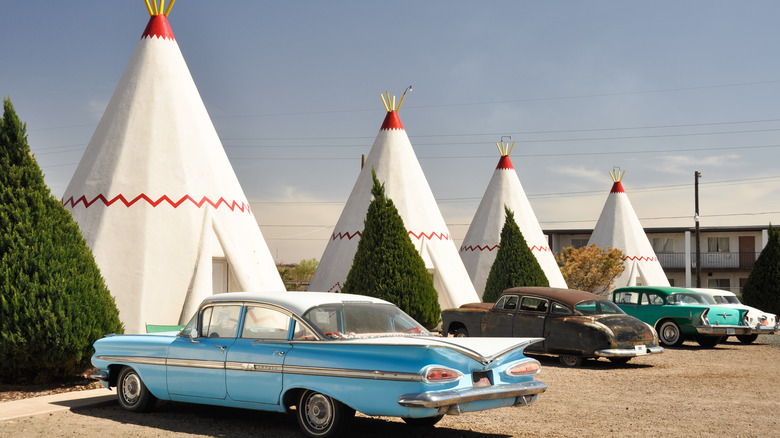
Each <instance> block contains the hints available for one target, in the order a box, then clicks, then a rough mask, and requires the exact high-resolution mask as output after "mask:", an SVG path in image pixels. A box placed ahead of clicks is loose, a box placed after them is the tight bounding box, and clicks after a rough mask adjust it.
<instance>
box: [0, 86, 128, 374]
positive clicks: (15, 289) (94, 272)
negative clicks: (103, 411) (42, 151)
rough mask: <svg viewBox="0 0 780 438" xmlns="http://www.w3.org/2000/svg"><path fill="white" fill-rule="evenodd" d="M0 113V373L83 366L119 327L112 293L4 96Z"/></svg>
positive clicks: (55, 370) (48, 371)
mask: <svg viewBox="0 0 780 438" xmlns="http://www.w3.org/2000/svg"><path fill="white" fill-rule="evenodd" d="M3 109H4V111H3V119H2V120H0V381H7V382H16V383H25V382H45V381H50V380H54V379H56V378H59V377H66V376H73V375H75V374H76V373H78V372H81V371H83V370H85V369H86V368H87V367H88V366H89V359H90V356H91V354H92V343H93V342H94V341H95V340H97V339H99V338H100V337H102V336H103V335H105V334H107V333H112V332H114V333H119V332H121V331H122V324H121V322H120V321H119V312H118V311H117V308H116V304H115V303H114V299H113V298H112V297H111V295H110V293H109V291H108V289H107V288H106V285H105V282H104V281H103V277H102V276H101V275H100V271H99V270H98V268H97V265H96V264H95V260H94V258H93V256H92V252H91V251H90V249H89V247H88V246H87V244H86V241H85V240H84V238H83V237H82V235H81V232H80V231H79V228H78V225H77V224H76V223H75V222H74V221H73V218H72V217H71V215H70V212H68V211H67V210H66V209H65V208H64V207H63V206H62V204H61V203H60V201H59V200H57V199H56V198H55V197H54V196H52V195H51V192H50V190H49V188H48V186H46V184H45V183H44V180H43V173H42V172H41V169H40V167H39V166H38V163H37V162H36V161H35V158H33V156H32V154H31V153H30V146H29V145H28V143H27V134H26V129H27V127H26V124H23V123H21V122H20V120H19V118H18V117H17V115H16V111H15V110H14V107H13V106H12V105H11V101H10V100H9V99H8V98H5V99H4V100H3Z"/></svg>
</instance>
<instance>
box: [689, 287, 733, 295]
mask: <svg viewBox="0 0 780 438" xmlns="http://www.w3.org/2000/svg"><path fill="white" fill-rule="evenodd" d="M690 290H692V291H694V292H699V293H702V294H707V295H709V296H715V295H722V296H732V297H736V296H737V294H735V293H734V292H729V291H727V290H723V289H707V288H700V287H692V288H690Z"/></svg>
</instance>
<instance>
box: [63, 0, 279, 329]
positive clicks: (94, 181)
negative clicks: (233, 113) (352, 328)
mask: <svg viewBox="0 0 780 438" xmlns="http://www.w3.org/2000/svg"><path fill="white" fill-rule="evenodd" d="M172 4H173V2H171V3H170V4H169V6H168V10H167V11H166V13H167V12H168V11H170V5H172ZM147 6H148V7H149V13H150V15H151V18H150V20H149V23H148V25H147V27H146V30H145V31H144V33H143V36H142V37H141V40H140V42H139V43H138V45H137V46H136V49H135V52H134V53H133V56H132V58H131V59H130V62H129V63H128V65H127V67H126V69H125V72H124V74H123V75H122V78H121V80H120V81H119V84H118V86H117V88H116V90H115V91H114V95H113V96H112V98H111V100H110V102H109V103H108V107H107V108H106V111H105V113H104V114H103V118H102V119H101V120H100V123H99V124H98V127H97V129H96V131H95V133H94V135H93V136H92V140H91V141H90V142H89V145H88V146H87V149H86V151H85V152H84V156H83V157H82V159H81V162H80V163H79V166H78V168H77V169H76V172H75V174H74V175H73V178H72V179H71V181H70V184H69V185H68V188H67V190H66V191H65V195H64V196H63V204H64V205H65V206H66V207H67V208H68V209H70V211H71V212H72V214H73V217H74V218H75V219H76V221H77V222H78V224H79V227H80V228H81V231H82V233H83V234H84V237H85V238H86V240H87V243H88V244H89V246H90V247H91V248H92V252H93V253H94V255H95V259H96V261H97V264H98V266H99V267H100V270H101V272H102V274H103V277H104V278H105V280H106V284H107V286H108V288H109V290H110V291H111V293H112V295H113V296H114V298H115V299H116V304H117V307H118V308H119V317H120V319H121V320H122V322H123V323H124V325H125V330H126V332H128V333H138V332H143V331H144V330H145V324H182V323H185V322H186V321H187V319H188V318H189V317H190V316H191V314H192V311H193V310H194V308H195V307H196V306H197V305H198V303H199V302H200V301H201V299H202V298H203V297H205V296H207V295H211V294H212V293H214V292H224V291H232V290H240V289H251V290H258V291H260V290H278V291H284V290H285V289H284V284H283V283H282V280H281V277H280V276H279V273H278V271H277V269H276V266H275V263H274V261H273V258H272V257H271V253H270V251H269V250H268V247H267V246H266V243H265V240H264V239H263V236H262V234H261V232H260V229H259V227H258V225H257V222H256V220H255V218H254V215H253V213H252V211H251V210H250V208H249V202H248V201H247V200H246V197H245V196H244V193H243V191H242V189H241V186H240V185H239V182H238V179H237V178H236V175H235V173H234V172H233V168H232V167H231V165H230V162H229V161H228V158H227V155H226V154H225V151H224V149H223V147H222V143H221V142H220V140H219V137H218V136H217V132H216V130H215V129H214V125H213V124H212V123H211V119H210V118H209V115H208V113H207V112H206V108H205V106H204V105H203V101H202V100H201V98H200V94H199V93H198V90H197V88H196V86H195V83H194V81H193V80H192V76H191V75H190V72H189V69H188V68H187V65H186V63H185V61H184V58H183V56H182V54H181V51H180V50H179V46H178V44H177V43H176V41H175V39H174V37H173V33H172V32H171V28H170V26H169V24H168V19H167V16H166V15H165V14H163V13H161V9H162V5H161V6H160V8H159V9H158V8H157V6H156V5H155V7H154V9H152V8H151V6H149V4H148V3H147Z"/></svg>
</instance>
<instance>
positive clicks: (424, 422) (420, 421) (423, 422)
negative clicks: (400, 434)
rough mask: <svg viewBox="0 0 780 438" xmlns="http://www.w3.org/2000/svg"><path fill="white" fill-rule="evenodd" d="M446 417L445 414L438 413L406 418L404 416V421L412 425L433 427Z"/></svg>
mask: <svg viewBox="0 0 780 438" xmlns="http://www.w3.org/2000/svg"><path fill="white" fill-rule="evenodd" d="M442 418H444V415H437V416H435V417H425V418H406V417H404V419H403V420H404V422H405V423H406V424H408V425H409V426H412V427H433V426H434V425H435V424H436V423H438V422H439V421H441V419H442Z"/></svg>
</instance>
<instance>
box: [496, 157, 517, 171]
mask: <svg viewBox="0 0 780 438" xmlns="http://www.w3.org/2000/svg"><path fill="white" fill-rule="evenodd" d="M514 168H515V166H513V165H512V160H510V159H509V155H502V156H501V158H499V160H498V166H496V169H514Z"/></svg>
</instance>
